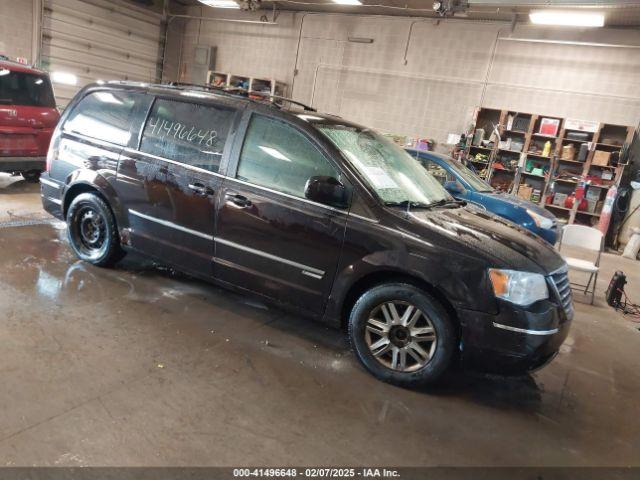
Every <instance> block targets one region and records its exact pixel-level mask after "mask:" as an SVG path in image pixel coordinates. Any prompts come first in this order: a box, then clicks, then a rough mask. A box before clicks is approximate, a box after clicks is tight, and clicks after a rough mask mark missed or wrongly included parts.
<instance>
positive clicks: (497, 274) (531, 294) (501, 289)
mask: <svg viewBox="0 0 640 480" xmlns="http://www.w3.org/2000/svg"><path fill="white" fill-rule="evenodd" d="M489 278H490V279H491V285H492V286H493V293H494V294H495V296H496V297H498V298H502V299H503V300H506V301H508V302H511V303H515V304H516V305H522V306H523V307H526V306H527V305H531V304H532V303H534V302H537V301H538V300H544V299H545V298H548V297H549V288H548V287H547V281H546V280H545V278H544V277H543V276H542V275H540V274H538V273H530V272H519V271H517V270H499V269H497V268H490V269H489Z"/></svg>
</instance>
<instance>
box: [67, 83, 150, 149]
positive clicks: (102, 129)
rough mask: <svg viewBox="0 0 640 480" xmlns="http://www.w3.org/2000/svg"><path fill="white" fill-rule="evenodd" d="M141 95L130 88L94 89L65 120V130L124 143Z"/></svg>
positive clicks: (127, 140) (126, 142) (125, 143)
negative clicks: (126, 89)
mask: <svg viewBox="0 0 640 480" xmlns="http://www.w3.org/2000/svg"><path fill="white" fill-rule="evenodd" d="M141 97H142V95H140V94H136V93H129V92H117V91H111V92H107V91H104V92H94V93H90V94H89V95H87V96H86V97H84V98H83V99H82V100H81V101H80V103H79V104H78V105H76V107H75V108H74V109H73V111H72V112H71V114H70V115H69V117H68V118H67V121H66V122H65V124H64V131H65V132H74V133H80V134H82V135H86V136H87V137H91V138H96V139H98V140H104V141H105V142H110V143H115V144H116V145H121V146H125V145H127V144H128V143H129V138H130V137H131V134H130V133H129V130H130V127H131V117H132V115H133V111H134V107H135V104H136V100H137V99H140V98H141Z"/></svg>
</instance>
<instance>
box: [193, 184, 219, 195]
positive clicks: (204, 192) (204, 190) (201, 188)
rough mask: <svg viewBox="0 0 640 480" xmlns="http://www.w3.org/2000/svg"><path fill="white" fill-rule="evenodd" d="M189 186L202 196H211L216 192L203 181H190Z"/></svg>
mask: <svg viewBox="0 0 640 480" xmlns="http://www.w3.org/2000/svg"><path fill="white" fill-rule="evenodd" d="M188 187H189V190H193V191H194V192H195V193H196V195H200V196H201V197H210V196H212V195H213V194H214V193H215V192H214V191H213V189H211V188H209V187H205V186H204V185H203V184H201V183H190V184H189V185H188Z"/></svg>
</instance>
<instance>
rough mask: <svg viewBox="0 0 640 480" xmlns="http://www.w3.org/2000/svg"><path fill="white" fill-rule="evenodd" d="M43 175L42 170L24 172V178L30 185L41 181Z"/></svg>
mask: <svg viewBox="0 0 640 480" xmlns="http://www.w3.org/2000/svg"><path fill="white" fill-rule="evenodd" d="M41 173H42V172H41V171H40V170H29V171H27V172H22V178H24V179H25V180H26V181H27V182H29V183H38V182H39V181H40V174H41Z"/></svg>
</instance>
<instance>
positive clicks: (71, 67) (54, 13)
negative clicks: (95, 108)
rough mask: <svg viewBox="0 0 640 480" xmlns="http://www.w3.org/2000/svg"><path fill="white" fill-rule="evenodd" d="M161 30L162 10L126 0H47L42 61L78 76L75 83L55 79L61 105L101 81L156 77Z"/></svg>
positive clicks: (55, 88) (50, 68)
mask: <svg viewBox="0 0 640 480" xmlns="http://www.w3.org/2000/svg"><path fill="white" fill-rule="evenodd" d="M161 31H162V29H161V16H160V15H158V14H156V13H154V12H151V11H148V10H143V9H141V8H138V7H136V6H134V5H130V4H127V3H124V2H117V1H105V0H46V1H45V3H44V15H43V27H42V66H43V68H45V69H47V70H49V71H50V72H65V73H71V74H74V75H76V76H77V77H78V84H77V85H76V86H68V85H61V84H55V83H54V90H55V93H56V98H57V101H58V104H59V105H60V106H65V105H66V104H67V103H68V102H69V100H70V99H71V98H72V97H73V95H75V93H76V92H77V91H78V90H79V89H80V88H81V87H83V86H84V85H86V84H88V83H91V82H95V81H96V80H105V81H107V80H135V81H142V82H155V81H157V80H158V77H159V71H158V65H159V64H161V58H160V54H161V52H160V42H161Z"/></svg>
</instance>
